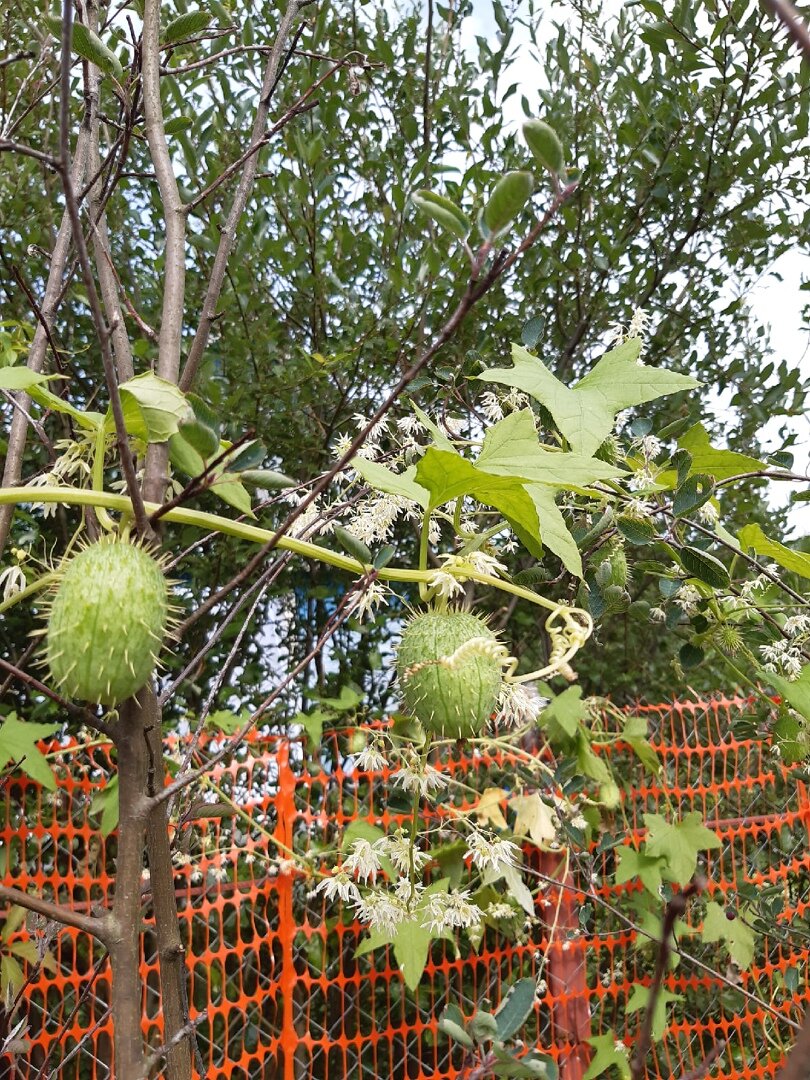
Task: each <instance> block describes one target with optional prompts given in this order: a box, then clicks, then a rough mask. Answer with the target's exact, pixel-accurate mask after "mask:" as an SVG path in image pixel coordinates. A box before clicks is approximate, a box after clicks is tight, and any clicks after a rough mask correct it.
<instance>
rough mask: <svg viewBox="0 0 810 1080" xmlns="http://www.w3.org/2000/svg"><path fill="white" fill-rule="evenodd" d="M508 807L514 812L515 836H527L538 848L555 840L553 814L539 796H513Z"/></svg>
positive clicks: (555, 832) (555, 830)
mask: <svg viewBox="0 0 810 1080" xmlns="http://www.w3.org/2000/svg"><path fill="white" fill-rule="evenodd" d="M509 806H510V808H511V809H512V810H514V811H515V827H514V830H513V832H514V834H515V836H528V837H529V838H530V839H531V840H532V841H533V843H535V844H537V846H538V847H543V846H544V845H545V844H546V843H548V842H550V841H553V840H556V839H557V829H556V827H555V825H554V812H553V810H552V809H551V807H550V806H546V804H545V803H544V802H543V800H542V799H541V798H540V796H539V795H537V794H536V793H535V794H534V795H513V796H512V798H511V799H510V800H509Z"/></svg>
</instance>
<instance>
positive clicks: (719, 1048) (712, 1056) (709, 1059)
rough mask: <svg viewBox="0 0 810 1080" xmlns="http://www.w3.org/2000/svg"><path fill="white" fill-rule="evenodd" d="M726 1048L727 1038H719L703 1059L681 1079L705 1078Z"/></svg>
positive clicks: (696, 1079)
mask: <svg viewBox="0 0 810 1080" xmlns="http://www.w3.org/2000/svg"><path fill="white" fill-rule="evenodd" d="M725 1049H726V1040H725V1039H718V1040H717V1042H716V1043H715V1044H714V1046H713V1047H712V1048H711V1050H710V1051H709V1052H708V1054H707V1055H706V1057H705V1058H704V1059H703V1061H701V1062H700V1064H699V1065H696V1066H695V1067H694V1069H692V1070H691V1071H690V1072H688V1073H684V1074H683V1076H682V1077H681V1080H703V1077H704V1076H705V1075H706V1074H707V1073H708V1072H709V1071H710V1070H711V1069H712V1067H713V1065H714V1063H715V1062H716V1061H717V1059H718V1058H720V1057H722V1056H723V1054H724V1053H725Z"/></svg>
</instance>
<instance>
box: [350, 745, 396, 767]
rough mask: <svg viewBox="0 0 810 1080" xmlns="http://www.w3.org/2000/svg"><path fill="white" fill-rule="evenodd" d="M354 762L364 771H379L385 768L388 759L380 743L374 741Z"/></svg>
mask: <svg viewBox="0 0 810 1080" xmlns="http://www.w3.org/2000/svg"><path fill="white" fill-rule="evenodd" d="M354 763H355V765H356V766H357V768H358V769H360V770H361V771H362V772H379V771H380V770H381V769H384V768H385V766H386V765H387V764H388V761H387V759H386V757H385V754H383V753H382V752H381V750H380V747H379V744H378V743H377V742H372V743H369V744H368V746H367V747H365V749H363V750H361V751H360V753H359V754H357V755H356V757H355V759H354Z"/></svg>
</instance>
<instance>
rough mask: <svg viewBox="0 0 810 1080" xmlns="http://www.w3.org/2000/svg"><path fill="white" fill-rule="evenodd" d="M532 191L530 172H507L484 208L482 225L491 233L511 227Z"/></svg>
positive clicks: (532, 179)
mask: <svg viewBox="0 0 810 1080" xmlns="http://www.w3.org/2000/svg"><path fill="white" fill-rule="evenodd" d="M533 191H534V177H533V176H532V174H531V173H530V172H508V173H506V174H505V175H504V176H502V177H501V178H500V180H499V181H498V183H497V184H496V185H495V189H494V190H493V192H492V194H491V195H490V197H489V201H488V202H487V205H486V206H485V207H484V215H483V216H484V224H485V225H486V227H487V228H488V229H489V231H490V232H491V233H499V232H501V230H502V229H505V228H506V227H507V225H511V224H512V222H513V221H514V220H515V218H516V217H517V216H518V214H519V213H520V211H521V210H522V209H523V207H524V206H525V205H526V203H527V202H528V200H529V198H530V196H531V194H532V192H533Z"/></svg>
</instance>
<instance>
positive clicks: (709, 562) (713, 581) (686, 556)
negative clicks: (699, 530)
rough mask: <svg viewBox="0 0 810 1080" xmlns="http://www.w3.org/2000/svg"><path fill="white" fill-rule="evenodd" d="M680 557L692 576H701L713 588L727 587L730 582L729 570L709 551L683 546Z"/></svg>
mask: <svg viewBox="0 0 810 1080" xmlns="http://www.w3.org/2000/svg"><path fill="white" fill-rule="evenodd" d="M678 557H679V559H680V561H681V564H682V566H683V568H684V570H686V571H687V573H689V574H690V575H691V576H692V577H696V578H700V580H701V581H705V582H706V584H707V585H711V587H712V588H713V589H725V588H726V586H727V585H728V584H729V582H730V580H731V579H730V578H729V576H728V570H726V568H725V566H724V565H723V563H721V562H720V560H719V559H716V558H715V557H714V555H710V554H709V553H708V551H700V549H699V548H693V547H682V548H681V549H680V551H679V552H678Z"/></svg>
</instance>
